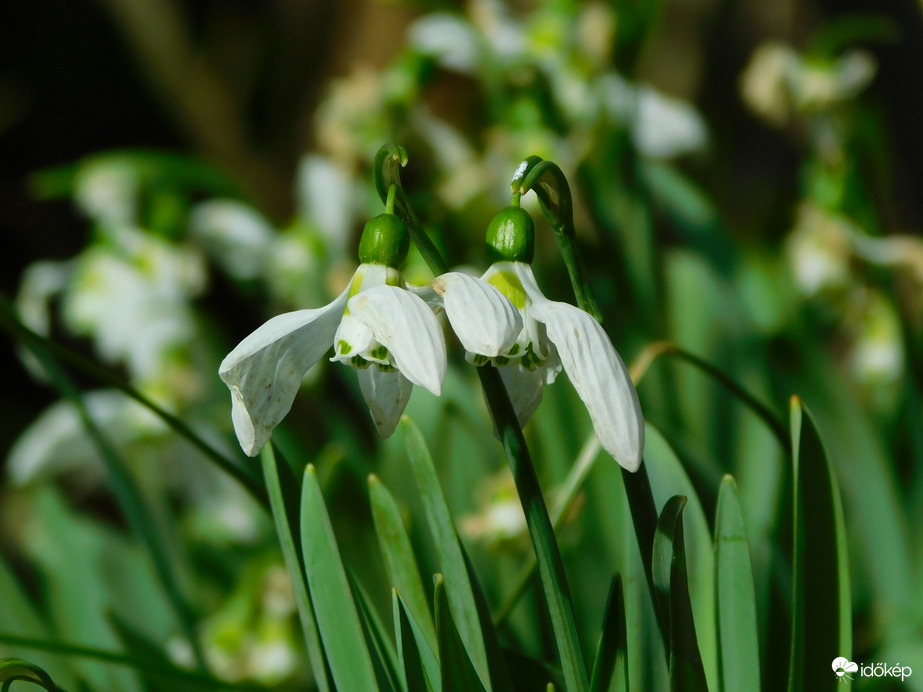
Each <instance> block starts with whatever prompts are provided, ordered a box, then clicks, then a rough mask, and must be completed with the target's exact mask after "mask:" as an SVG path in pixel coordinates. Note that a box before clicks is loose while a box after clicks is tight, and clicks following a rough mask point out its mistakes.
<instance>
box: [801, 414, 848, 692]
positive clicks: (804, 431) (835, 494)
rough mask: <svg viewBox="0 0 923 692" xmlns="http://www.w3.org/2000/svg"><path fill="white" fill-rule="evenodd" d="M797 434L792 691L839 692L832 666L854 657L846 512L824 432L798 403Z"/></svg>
mask: <svg viewBox="0 0 923 692" xmlns="http://www.w3.org/2000/svg"><path fill="white" fill-rule="evenodd" d="M791 433H792V462H793V465H794V511H795V519H794V534H795V535H794V559H793V563H794V586H793V592H794V599H793V604H792V610H793V612H792V649H791V658H790V668H789V687H788V688H789V690H790V692H801V690H810V692H814V691H815V690H825V689H829V690H834V689H836V683H837V681H838V680H839V678H837V677H836V676H835V675H831V674H830V673H831V671H830V669H829V668H828V665H829V663H827V662H828V661H833V660H834V659H835V658H837V657H840V656H844V657H846V658H847V659H850V657H851V655H852V611H851V604H850V586H849V564H848V556H847V549H846V526H845V523H844V518H843V506H842V502H841V500H840V493H839V488H838V486H837V482H836V476H835V474H834V471H833V466H832V464H831V463H830V459H829V457H828V455H827V452H826V448H825V446H824V443H823V441H822V439H821V437H820V432H819V431H818V429H817V425H816V423H815V421H814V418H813V416H812V415H811V413H810V411H808V410H807V408H806V407H805V406H804V403H803V402H802V401H801V399H799V398H798V397H792V401H791ZM850 660H851V659H850ZM818 662H823V665H820V664H819V663H818Z"/></svg>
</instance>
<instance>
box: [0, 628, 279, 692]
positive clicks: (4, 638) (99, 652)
mask: <svg viewBox="0 0 923 692" xmlns="http://www.w3.org/2000/svg"><path fill="white" fill-rule="evenodd" d="M0 644H6V645H8V646H15V647H19V648H22V649H37V650H40V651H47V652H49V653H55V654H60V655H62V656H75V657H78V658H88V659H91V660H94V661H100V662H102V663H111V664H112V665H116V666H125V667H127V668H134V669H135V670H141V671H145V672H148V673H153V674H156V675H161V676H163V677H165V678H172V679H174V680H182V681H183V682H186V683H190V684H193V685H198V686H200V687H206V688H210V689H214V690H239V691H240V692H244V691H246V692H261V691H263V690H266V689H267V688H266V687H263V686H262V685H255V684H252V683H250V684H246V683H243V684H242V683H232V682H225V681H224V680H218V679H217V678H213V677H211V676H210V675H205V674H203V673H199V672H197V671H194V670H186V669H185V668H180V667H179V666H175V665H173V664H172V663H169V662H167V661H158V660H155V659H152V658H146V657H141V656H131V655H127V654H123V653H119V652H116V651H107V650H106V649H97V648H94V647H89V646H79V645H77V644H67V643H64V642H57V641H46V640H43V639H33V638H31V637H20V636H18V635H15V634H6V633H2V632H0Z"/></svg>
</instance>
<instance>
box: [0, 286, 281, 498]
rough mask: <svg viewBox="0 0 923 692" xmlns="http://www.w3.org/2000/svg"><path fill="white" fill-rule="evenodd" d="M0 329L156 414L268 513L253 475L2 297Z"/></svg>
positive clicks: (261, 486)
mask: <svg viewBox="0 0 923 692" xmlns="http://www.w3.org/2000/svg"><path fill="white" fill-rule="evenodd" d="M0 327H2V328H3V329H4V330H5V331H6V332H7V333H8V334H10V335H11V336H12V337H13V338H15V339H19V340H20V341H22V342H23V343H24V344H25V345H26V347H28V348H29V349H30V350H34V349H35V348H40V349H42V350H44V351H45V352H47V353H48V354H49V355H50V356H51V357H53V358H55V359H57V360H60V361H64V362H66V363H68V364H70V365H72V366H74V367H75V368H77V369H78V370H80V371H81V372H83V373H84V374H86V375H89V376H90V377H92V378H93V379H94V380H96V381H97V382H100V383H101V384H104V385H106V386H109V387H112V388H114V389H118V390H119V391H120V392H122V393H123V394H125V395H126V396H128V397H130V398H132V399H134V400H135V401H137V402H138V403H139V404H141V405H142V406H144V407H145V408H147V409H148V410H150V411H152V412H153V413H154V414H156V415H157V416H158V417H159V418H160V419H161V420H163V421H164V422H165V423H166V424H167V425H168V426H170V427H171V428H173V430H175V431H176V432H177V433H179V434H180V435H181V436H183V437H185V438H186V439H187V440H188V441H189V442H190V443H191V444H192V445H193V446H194V447H196V448H197V449H198V450H199V451H200V452H202V453H203V454H204V455H205V456H206V457H207V458H208V459H209V460H210V461H211V462H212V463H214V464H215V465H216V466H217V467H218V468H220V469H221V470H222V471H224V472H225V473H227V474H228V475H229V476H231V477H232V478H233V479H234V480H236V481H237V482H238V483H240V484H241V485H242V486H243V487H244V489H246V490H247V492H249V493H250V494H251V495H252V496H253V498H254V499H255V500H256V501H257V502H259V504H260V505H261V506H262V507H263V508H264V509H266V510H267V511H269V498H268V496H267V495H266V489H265V488H264V487H263V484H262V483H261V482H260V481H259V480H258V479H257V478H256V477H255V476H253V475H252V474H250V473H248V472H247V471H245V470H244V469H243V468H241V467H240V466H238V465H237V464H235V463H234V462H233V461H231V460H230V459H228V458H227V457H225V456H224V455H223V454H222V453H221V452H219V451H218V450H216V449H215V448H214V447H212V446H211V445H210V444H209V443H208V442H206V441H205V440H204V439H203V438H202V437H201V436H199V434H198V433H196V432H195V431H194V430H193V429H192V428H190V427H189V426H188V425H186V423H185V422H184V421H183V420H182V419H181V418H178V417H177V416H174V415H173V414H172V413H170V412H169V411H167V410H166V409H164V408H162V407H160V406H158V405H157V404H155V403H154V402H153V401H151V400H150V399H149V398H148V397H146V396H145V395H144V394H142V393H141V392H139V391H138V390H137V389H135V388H134V387H132V386H131V385H130V384H127V383H126V382H123V381H122V380H120V379H119V378H117V377H116V376H114V375H112V374H111V373H109V372H107V371H106V370H105V369H104V368H101V367H100V366H99V365H97V364H96V363H94V362H93V361H91V360H89V359H88V358H85V357H84V356H82V355H80V354H79V353H77V352H76V351H73V350H71V349H69V348H67V347H66V346H62V345H61V344H59V343H57V342H55V341H53V340H51V339H49V338H47V337H44V336H42V335H40V334H36V333H35V332H33V331H32V330H31V329H29V328H28V327H26V326H25V325H24V324H22V323H21V322H20V321H19V320H18V319H17V317H16V314H15V311H14V309H13V307H12V305H11V304H10V302H9V301H8V300H7V299H6V298H4V297H0Z"/></svg>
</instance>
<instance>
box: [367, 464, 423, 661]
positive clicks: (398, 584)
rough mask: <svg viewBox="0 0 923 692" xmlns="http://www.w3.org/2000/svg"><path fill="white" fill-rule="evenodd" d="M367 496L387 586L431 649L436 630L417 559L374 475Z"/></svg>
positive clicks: (393, 505) (391, 502) (392, 503)
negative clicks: (396, 596)
mask: <svg viewBox="0 0 923 692" xmlns="http://www.w3.org/2000/svg"><path fill="white" fill-rule="evenodd" d="M369 498H370V500H371V505H372V520H373V521H374V523H375V533H376V535H377V536H378V544H379V546H380V547H381V554H382V555H383V556H384V559H385V569H386V570H387V572H388V577H389V579H390V580H391V586H392V587H393V588H395V589H397V591H398V593H400V595H401V600H402V601H403V602H404V604H405V605H406V606H407V608H408V609H409V610H410V612H411V613H413V617H414V619H415V620H416V622H417V624H419V625H420V629H421V630H422V631H423V633H424V634H425V635H426V638H427V639H428V640H429V643H430V646H431V647H432V648H433V649H435V648H436V646H437V644H436V629H435V627H434V626H433V616H432V612H431V610H430V607H429V602H428V600H427V598H426V591H425V590H424V588H423V581H422V580H421V579H420V571H419V569H418V567H417V560H416V557H414V554H413V547H412V546H411V543H410V537H409V536H408V535H407V529H406V528H405V527H404V521H403V519H402V518H401V512H400V509H399V508H398V506H397V502H396V501H395V500H394V496H393V495H391V493H390V492H389V491H388V489H387V488H386V487H385V486H384V485H383V484H382V482H381V481H380V480H379V479H378V477H377V476H375V475H374V474H373V475H371V476H369Z"/></svg>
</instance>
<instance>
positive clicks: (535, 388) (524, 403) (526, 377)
mask: <svg viewBox="0 0 923 692" xmlns="http://www.w3.org/2000/svg"><path fill="white" fill-rule="evenodd" d="M498 370H499V371H500V377H501V378H503V384H504V385H505V386H506V393H507V394H509V397H510V403H511V404H513V410H514V411H516V419H517V420H518V421H519V426H520V427H522V426H524V425H525V424H526V423H528V422H529V419H530V418H531V417H532V414H533V413H535V410H536V409H537V408H538V405H539V404H540V403H542V390H544V388H545V371H544V368H536V369H535V370H527V369H526V368H524V367H522V366H521V365H520V364H519V363H510V364H508V365H504V366H503V367H501V368H498Z"/></svg>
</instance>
